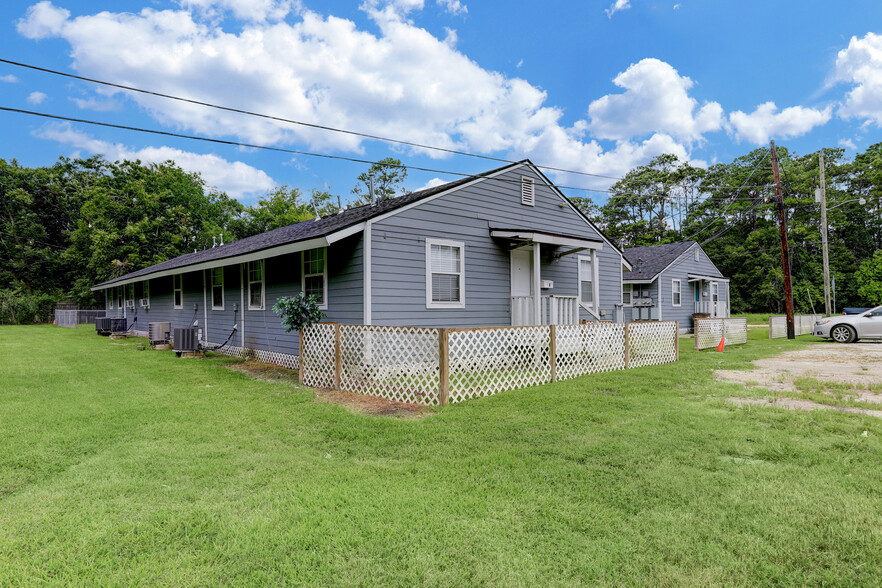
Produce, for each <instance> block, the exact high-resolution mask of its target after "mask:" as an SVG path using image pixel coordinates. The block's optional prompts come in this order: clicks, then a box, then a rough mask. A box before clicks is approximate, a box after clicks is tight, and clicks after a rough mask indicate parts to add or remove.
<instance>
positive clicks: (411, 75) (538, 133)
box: [18, 0, 723, 184]
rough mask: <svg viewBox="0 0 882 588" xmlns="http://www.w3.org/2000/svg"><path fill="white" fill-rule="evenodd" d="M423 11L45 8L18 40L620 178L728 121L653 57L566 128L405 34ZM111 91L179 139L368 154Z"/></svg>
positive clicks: (552, 113)
mask: <svg viewBox="0 0 882 588" xmlns="http://www.w3.org/2000/svg"><path fill="white" fill-rule="evenodd" d="M423 4H424V0H393V1H392V2H386V3H383V4H381V3H380V2H378V1H376V0H367V1H366V2H365V4H363V5H362V9H363V10H364V11H365V12H366V13H367V15H368V16H369V17H370V18H371V19H373V21H374V23H375V24H376V25H377V27H378V29H379V32H378V33H373V32H368V31H365V30H362V29H359V28H357V26H356V25H355V23H354V22H353V21H351V20H346V19H342V18H337V17H334V16H322V15H319V14H316V13H313V12H309V11H302V12H300V13H298V17H297V19H296V22H295V19H286V20H280V21H277V22H266V21H259V22H258V21H257V20H253V21H250V22H245V23H244V24H241V26H239V27H238V28H236V30H235V31H232V32H228V31H226V30H225V29H224V28H223V26H222V24H220V22H219V21H212V20H211V19H209V18H207V17H205V15H204V14H203V12H202V9H201V8H200V9H196V8H192V7H193V6H195V4H193V3H190V4H188V6H191V9H190V10H189V11H187V10H183V9H182V10H161V11H160V10H154V9H150V8H146V9H144V10H142V11H141V12H139V13H135V14H132V13H112V12H100V13H97V14H92V15H83V16H78V17H74V18H71V17H70V14H69V13H68V11H66V10H64V9H61V8H57V7H55V6H53V5H52V4H49V3H48V2H43V3H40V4H38V5H35V6H34V7H32V8H31V9H29V10H28V12H27V15H26V16H25V18H23V19H22V20H21V21H20V22H19V24H18V30H19V31H20V32H21V33H22V34H24V35H27V36H30V37H32V38H43V37H47V36H52V37H57V38H60V39H63V40H65V41H66V42H67V43H69V44H70V47H71V51H70V54H71V55H72V57H73V67H74V68H75V69H76V70H77V71H78V72H80V73H81V74H83V75H88V76H90V77H97V78H102V79H109V80H113V81H117V82H120V83H124V84H129V85H133V86H137V87H142V88H146V89H150V90H154V91H157V92H161V93H166V94H171V95H176V96H187V97H190V98H193V99H196V100H201V101H206V102H211V103H215V104H222V105H227V106H233V107H236V108H241V109H245V110H250V111H253V112H260V113H266V114H271V115H277V116H284V117H286V118H291V119H295V120H302V121H309V122H316V123H320V124H323V125H327V126H333V127H337V128H346V129H352V130H357V131H361V132H364V133H369V134H374V135H382V136H388V137H397V138H402V139H407V140H409V141H412V142H418V143H424V144H428V145H436V146H439V147H445V148H452V149H465V150H469V151H475V152H480V153H490V152H509V153H511V155H512V156H513V157H515V158H518V159H519V158H522V157H531V158H533V159H534V160H535V161H537V162H539V163H549V162H550V163H553V164H554V165H556V166H559V167H572V168H574V169H578V170H582V171H585V172H590V173H598V174H604V175H620V174H621V173H624V172H625V171H627V170H628V169H629V168H630V167H631V166H632V165H638V164H641V163H645V161H646V160H647V159H648V158H651V157H653V156H655V155H658V154H660V153H663V152H665V151H668V152H674V153H677V154H678V155H679V156H681V157H682V158H684V159H687V158H688V155H689V149H690V148H691V145H692V144H693V143H695V142H700V141H701V140H702V138H703V137H702V134H703V133H706V132H710V131H715V130H718V129H720V128H721V125H722V124H723V116H722V109H721V107H720V106H719V104H717V103H714V102H712V103H709V104H705V105H703V106H700V105H699V104H698V102H697V101H696V100H695V99H693V98H691V97H690V96H689V94H688V90H689V89H690V88H691V87H692V85H693V83H692V81H691V80H690V79H689V78H687V77H681V76H680V75H679V74H678V73H677V71H676V70H675V69H674V68H673V67H671V66H670V65H668V64H667V63H664V62H661V61H659V60H656V59H647V60H643V61H641V62H640V63H638V64H635V65H632V66H631V67H630V68H629V69H628V70H627V71H626V72H623V73H622V74H620V75H619V76H618V77H617V78H616V79H615V80H614V83H615V84H617V85H618V86H619V87H621V88H624V89H625V92H624V93H622V94H618V95H611V96H606V97H603V98H601V99H600V100H597V101H595V102H594V103H592V104H591V106H590V108H589V114H590V117H591V123H590V124H589V123H588V122H587V121H585V120H577V121H575V122H574V123H572V124H571V125H569V126H563V125H562V124H561V118H562V116H563V114H564V113H563V110H561V109H560V108H557V107H555V106H552V105H548V103H547V95H546V93H545V92H544V91H543V90H542V89H540V88H538V87H536V86H534V85H532V84H530V83H529V82H527V81H526V80H523V79H519V78H509V77H506V76H504V75H502V74H500V73H498V72H494V71H489V70H486V69H483V68H482V67H480V66H479V65H478V64H477V63H475V62H474V61H472V60H471V59H469V58H468V56H467V55H465V54H463V53H461V52H459V51H458V50H457V49H456V47H455V33H453V34H451V33H450V32H448V33H447V37H446V38H444V39H440V38H437V37H435V36H433V35H432V34H431V33H429V32H428V31H426V30H425V29H422V28H420V27H418V26H416V25H415V24H414V23H413V22H410V21H409V20H408V19H407V17H406V15H407V14H409V13H410V12H412V11H414V10H418V9H420V8H422V7H423ZM205 5H206V6H209V3H208V2H207V1H206V2H205ZM210 5H211V6H218V5H220V3H219V2H214V3H211V4H210ZM200 6H201V4H200ZM223 6H232V4H230V3H226V4H223ZM38 7H39V8H38ZM289 21H290V22H289ZM102 92H107V93H106V94H105V93H102V94H98V96H99V97H100V98H101V99H102V100H107V99H111V98H113V97H114V96H116V95H117V94H118V95H121V96H124V97H125V100H126V101H129V100H131V101H134V102H136V103H137V104H138V105H140V106H141V107H142V108H143V109H145V110H146V111H147V112H148V113H149V114H150V115H151V116H152V117H153V118H154V119H155V120H157V121H158V122H160V123H161V124H163V125H166V126H170V127H173V128H175V129H176V130H186V131H190V132H195V133H198V134H202V135H205V136H212V137H221V136H222V137H236V138H238V139H240V140H242V141H244V142H249V143H256V144H268V145H290V144H297V145H298V146H303V145H304V144H305V146H307V147H308V148H310V149H311V150H314V151H322V152H328V151H346V152H359V151H360V150H361V149H362V143H363V140H362V139H360V138H358V137H355V136H352V135H344V134H337V133H329V132H326V131H320V130H317V129H311V128H308V127H303V126H296V125H290V124H283V123H275V122H272V121H269V120H264V119H257V118H253V117H246V116H242V115H238V114H234V113H229V112H223V111H218V110H212V109H208V108H205V107H201V106H196V105H192V104H185V103H180V102H174V101H169V100H164V99H158V98H155V97H150V96H146V95H138V94H129V93H122V92H117V93H115V92H113V91H107V90H104V91H102ZM77 99H79V100H83V101H84V102H82V103H81V106H82V107H84V108H89V107H90V105H92V103H89V102H88V97H82V96H78V97H77ZM78 104H80V103H78ZM96 104H97V102H96ZM589 131H591V132H593V133H595V135H596V137H597V138H598V139H611V140H614V141H615V142H616V143H615V146H614V148H612V149H609V150H606V151H605V150H604V148H603V147H602V146H601V145H600V144H599V143H598V142H597V141H595V140H593V139H591V138H590V137H587V134H588V132H589ZM414 151H415V152H421V150H419V149H415V150H414ZM426 154H428V155H431V156H432V157H446V155H445V154H443V153H439V152H437V151H427V152H426ZM556 177H557V176H556ZM580 183H583V184H584V178H582V179H581V181H580ZM607 183H608V182H607Z"/></svg>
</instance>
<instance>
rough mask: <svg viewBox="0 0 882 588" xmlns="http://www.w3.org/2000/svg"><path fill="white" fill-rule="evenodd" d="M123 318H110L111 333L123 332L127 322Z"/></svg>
mask: <svg viewBox="0 0 882 588" xmlns="http://www.w3.org/2000/svg"><path fill="white" fill-rule="evenodd" d="M126 320H127V319H125V318H112V319H110V332H111V333H125V332H126V330H127V327H128V325H127V323H126Z"/></svg>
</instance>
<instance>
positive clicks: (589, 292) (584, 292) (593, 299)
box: [579, 255, 597, 310]
mask: <svg viewBox="0 0 882 588" xmlns="http://www.w3.org/2000/svg"><path fill="white" fill-rule="evenodd" d="M594 286H595V276H594V255H591V257H589V256H587V255H580V256H579V302H581V303H582V304H583V305H585V306H588V307H591V308H593V309H594V310H597V296H596V293H595V292H594Z"/></svg>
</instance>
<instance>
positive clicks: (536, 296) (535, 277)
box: [533, 242, 542, 325]
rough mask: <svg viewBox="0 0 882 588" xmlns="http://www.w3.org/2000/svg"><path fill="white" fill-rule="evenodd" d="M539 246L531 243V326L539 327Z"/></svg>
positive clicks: (540, 316) (540, 289)
mask: <svg viewBox="0 0 882 588" xmlns="http://www.w3.org/2000/svg"><path fill="white" fill-rule="evenodd" d="M539 247H540V245H539V243H536V242H534V243H533V324H534V325H541V324H542V288H541V286H542V279H541V273H540V268H539V264H540V263H541V261H542V260H541V258H540V249H539Z"/></svg>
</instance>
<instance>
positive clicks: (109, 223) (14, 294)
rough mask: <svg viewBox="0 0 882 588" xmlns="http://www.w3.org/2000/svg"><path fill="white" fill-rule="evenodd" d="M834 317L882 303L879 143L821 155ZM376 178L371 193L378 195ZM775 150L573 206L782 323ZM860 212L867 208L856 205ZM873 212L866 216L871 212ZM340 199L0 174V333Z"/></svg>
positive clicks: (810, 175)
mask: <svg viewBox="0 0 882 588" xmlns="http://www.w3.org/2000/svg"><path fill="white" fill-rule="evenodd" d="M778 157H779V161H780V166H781V176H782V184H783V187H784V201H785V210H786V214H787V222H788V235H789V240H790V247H791V267H792V274H793V291H794V298H795V303H796V308H797V310H798V311H799V312H808V311H810V310H812V308H814V310H817V311H820V310H821V309H822V307H823V273H822V268H821V244H820V214H819V205H818V204H817V203H816V202H815V197H814V192H815V188H817V186H818V181H819V168H818V157H817V153H813V154H808V155H804V156H798V155H796V154H794V153H791V152H790V151H788V150H787V149H786V148H782V147H779V149H778ZM825 157H826V161H827V164H826V166H825V171H826V179H827V199H828V208H829V213H828V225H829V243H830V265H831V273H832V274H833V275H834V276H835V278H836V299H837V306H838V307H839V308H842V307H843V306H865V305H874V304H882V209H880V195H882V143H880V144H877V145H873V146H871V147H869V148H868V149H867V150H866V151H864V152H863V153H859V154H858V155H856V156H855V157H854V158H853V159H851V160H849V159H847V158H846V157H845V154H844V151H843V150H842V149H827V150H825ZM400 164H401V162H400V161H398V160H396V159H392V158H388V159H385V160H383V161H382V162H380V163H379V164H375V165H373V166H371V169H369V170H368V171H367V172H365V173H363V174H361V175H359V176H358V177H357V178H356V185H355V187H354V188H353V189H352V191H351V198H350V200H352V201H353V202H352V203H351V204H349V205H350V206H351V205H353V204H360V203H364V202H367V201H368V199H369V198H370V195H369V186H371V185H372V186H373V190H374V194H375V195H376V197H379V198H388V197H392V196H394V195H396V194H398V193H400V192H401V190H402V186H403V184H404V180H405V179H406V169H404V168H403V167H400ZM371 177H372V178H373V181H371ZM772 182H773V180H772V169H771V163H770V158H769V151H768V149H757V150H754V151H752V152H750V153H748V154H747V155H744V156H742V157H738V158H736V159H735V160H734V161H732V162H729V163H718V164H715V165H712V166H710V167H709V168H707V169H702V168H697V167H693V166H691V165H690V164H689V163H688V162H682V161H679V160H678V159H677V157H676V156H674V155H661V156H659V157H657V158H655V159H653V160H652V161H651V162H649V163H648V164H646V165H643V166H639V167H636V168H634V169H633V170H631V171H630V172H628V174H627V175H626V176H625V177H624V178H623V179H622V180H620V181H618V182H616V183H615V184H614V185H613V186H612V187H611V189H610V193H609V198H608V199H607V200H606V201H605V202H603V203H596V202H594V201H593V200H591V199H590V198H586V197H573V198H572V200H573V202H574V203H575V204H576V205H577V206H579V207H580V208H581V209H582V210H584V211H585V212H586V213H587V214H588V215H589V216H590V217H591V218H592V219H593V220H595V222H596V223H597V224H598V225H599V226H600V227H601V228H602V229H603V230H604V232H605V233H606V234H607V236H608V237H610V238H611V239H612V240H614V241H615V242H617V243H619V244H620V245H621V246H623V247H630V246H638V245H652V244H661V243H669V242H674V241H680V240H695V241H698V242H699V243H701V244H702V246H703V247H704V248H705V249H706V251H707V252H708V254H709V255H710V257H711V258H712V259H713V260H714V262H715V263H716V264H717V266H718V267H719V268H720V270H721V271H722V272H723V273H724V274H725V275H727V276H728V277H730V278H731V280H732V281H731V304H732V311H733V312H782V311H783V308H784V299H783V269H782V267H781V261H780V260H781V253H780V246H779V240H778V228H777V214H776V208H775V204H774V203H772V202H769V200H770V197H771V196H772V195H773V188H772ZM859 199H863V200H862V201H859ZM862 202H863V203H862ZM343 205H344V204H343V202H342V198H341V197H340V196H339V195H334V194H332V193H331V192H330V191H329V190H325V191H320V190H313V191H311V192H309V193H304V192H302V191H301V190H300V189H298V188H296V187H294V188H292V187H289V186H281V187H278V188H276V189H274V190H272V191H270V192H268V193H267V194H265V195H264V196H263V197H262V198H260V199H259V200H258V201H257V202H255V203H254V204H252V205H249V206H245V205H243V204H241V203H240V202H239V201H237V200H236V199H234V198H231V197H230V196H228V195H226V194H225V193H223V192H220V191H217V190H214V189H211V188H209V187H208V186H207V185H206V184H205V181H204V180H203V179H202V177H201V176H200V175H199V174H198V173H194V172H187V171H185V170H183V169H181V168H180V167H178V166H177V165H175V164H174V163H173V162H165V163H161V164H145V163H141V162H138V161H121V162H120V161H118V162H108V161H106V160H104V159H102V158H101V157H91V158H88V159H68V158H61V159H59V161H58V162H56V163H55V164H54V165H52V166H44V167H36V168H29V167H25V166H22V165H20V164H18V163H17V162H16V161H15V160H12V161H8V162H7V161H5V160H2V159H0V323H30V322H34V321H44V320H47V318H48V316H49V314H50V312H51V310H52V308H53V307H54V305H55V303H56V302H58V301H62V300H71V301H74V302H77V303H79V304H80V305H81V307H83V308H85V307H90V306H100V304H101V302H102V300H100V299H99V298H98V297H96V296H95V295H94V294H93V293H92V292H91V290H90V289H89V288H90V286H92V285H93V284H96V283H99V282H102V281H105V280H108V279H111V278H114V277H117V276H120V275H123V274H126V273H128V272H131V271H134V270H137V269H141V268H144V267H147V266H150V265H153V264H156V263H159V262H162V261H165V260H167V259H171V258H173V257H176V256H178V255H182V254H184V253H188V252H192V251H193V250H199V249H204V248H208V247H211V246H212V245H213V243H214V242H215V240H219V239H221V238H223V239H224V240H225V241H227V242H229V241H232V240H236V239H242V238H244V237H248V236H250V235H255V234H258V233H262V232H264V231H268V230H271V229H274V228H278V227H282V226H286V225H289V224H292V223H296V222H300V221H303V220H307V219H310V218H314V217H315V215H316V214H318V215H320V216H324V215H326V214H330V213H334V212H337V211H338V210H339V208H340V207H341V206H343Z"/></svg>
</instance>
